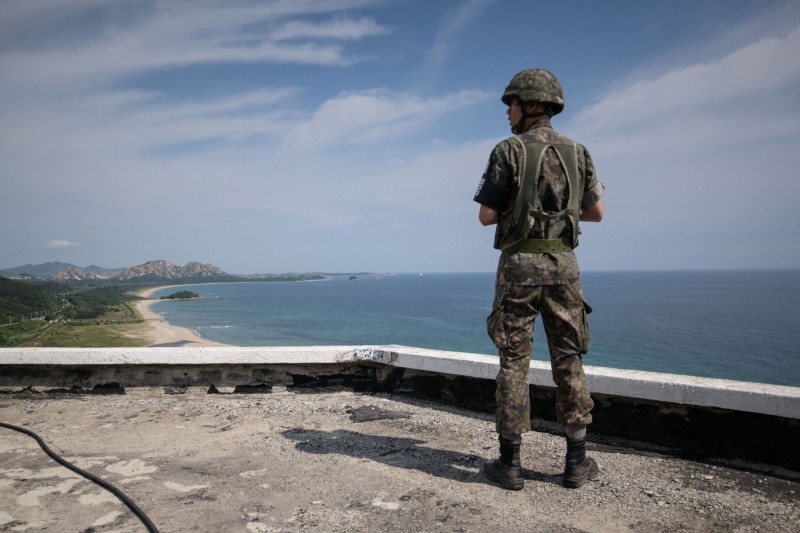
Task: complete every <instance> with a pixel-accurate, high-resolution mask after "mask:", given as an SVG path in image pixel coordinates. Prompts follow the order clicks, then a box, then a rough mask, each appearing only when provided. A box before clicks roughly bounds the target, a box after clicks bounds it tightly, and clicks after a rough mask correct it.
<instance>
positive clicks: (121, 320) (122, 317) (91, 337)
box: [19, 303, 149, 348]
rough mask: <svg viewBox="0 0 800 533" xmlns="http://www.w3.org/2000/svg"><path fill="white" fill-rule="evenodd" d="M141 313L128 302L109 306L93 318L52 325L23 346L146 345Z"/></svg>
mask: <svg viewBox="0 0 800 533" xmlns="http://www.w3.org/2000/svg"><path fill="white" fill-rule="evenodd" d="M142 323H143V320H142V318H141V316H139V314H138V313H137V312H136V311H135V310H134V308H133V307H132V306H130V305H128V304H127V303H123V304H120V305H113V306H110V307H109V308H108V309H107V311H106V313H104V314H103V315H102V316H100V317H98V318H97V319H94V320H70V321H63V322H58V323H56V324H53V325H52V326H50V327H48V328H46V329H45V330H44V331H42V332H40V333H39V334H38V335H36V336H35V337H33V338H30V339H27V340H25V341H23V342H21V343H20V344H19V345H20V346H28V347H30V346H61V347H76V348H78V347H80V348H87V347H88V348H92V347H131V346H147V345H148V344H149V341H147V340H145V339H143V338H141V337H140V335H139V332H140V327H141V326H140V324H142Z"/></svg>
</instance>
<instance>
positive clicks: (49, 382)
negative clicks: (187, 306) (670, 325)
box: [0, 345, 800, 477]
mask: <svg viewBox="0 0 800 533" xmlns="http://www.w3.org/2000/svg"><path fill="white" fill-rule="evenodd" d="M498 368H499V359H498V358H497V357H495V356H489V355H479V354H469V353H457V352H446V351H437V350H427V349H422V348H413V347H408V346H396V345H390V346H315V347H311V346H301V347H255V348H241V347H219V348H217V347H198V348H189V347H163V348H4V349H0V391H3V390H4V391H5V392H23V393H25V394H29V393H26V392H24V391H26V390H27V389H31V390H32V391H35V392H47V391H51V392H60V391H64V390H74V391H76V392H87V391H91V392H95V393H105V394H113V393H116V394H120V393H125V394H136V393H137V390H140V389H145V388H149V389H151V390H153V389H154V388H155V390H159V389H160V390H162V391H163V393H167V394H190V393H193V394H196V393H202V392H207V393H226V394H230V393H245V392H247V393H274V392H281V391H283V392H285V391H287V390H288V389H291V390H292V391H293V392H297V393H303V392H315V391H326V390H341V389H348V390H353V391H359V392H367V393H371V392H382V393H391V394H396V395H397V397H402V396H413V397H416V398H423V399H426V400H432V401H435V402H440V403H445V404H450V405H455V406H459V407H464V408H468V409H472V410H475V411H481V412H490V413H491V412H494V410H495V408H496V405H495V384H494V379H495V376H496V375H497V372H498ZM586 375H587V378H588V380H589V385H590V387H591V390H592V397H593V398H594V400H595V407H594V409H593V411H592V416H593V419H594V421H593V423H592V429H591V435H592V440H593V441H595V442H602V443H605V444H609V445H612V446H627V447H636V448H639V449H642V450H650V451H658V452H661V453H669V454H674V455H679V456H685V457H690V458H695V459H697V458H703V459H704V460H711V461H723V464H732V463H733V464H739V463H740V462H741V461H746V462H748V464H759V465H766V466H765V467H764V468H761V467H759V469H761V471H769V472H775V471H776V470H775V467H777V468H778V469H788V470H790V471H792V472H800V456H797V454H796V453H795V452H794V450H793V449H792V447H791V446H789V445H788V444H787V443H792V442H798V441H800V388H797V387H784V386H774V385H763V384H757V383H745V382H737V381H727V380H719V379H708V378H696V377H691V376H679V375H671V374H659V373H653V372H640V371H631V370H616V369H610V368H601V367H591V366H588V367H586ZM529 382H530V384H531V387H530V400H531V415H532V419H531V423H532V425H533V426H534V427H536V428H540V429H545V430H548V431H553V430H555V431H559V427H560V426H558V424H557V421H556V414H555V409H554V405H555V387H554V384H553V382H552V378H551V374H550V365H549V363H547V362H543V361H532V362H531V369H530V375H529ZM778 475H786V474H778ZM797 476H798V477H800V474H797ZM789 477H791V476H789Z"/></svg>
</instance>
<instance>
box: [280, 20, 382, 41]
mask: <svg viewBox="0 0 800 533" xmlns="http://www.w3.org/2000/svg"><path fill="white" fill-rule="evenodd" d="M387 31H388V30H387V29H386V28H384V27H383V26H381V25H380V24H378V23H377V22H375V21H374V20H373V19H371V18H362V19H359V20H353V19H349V18H334V19H332V20H330V21H328V22H322V23H317V24H312V23H310V22H303V21H290V22H287V23H285V24H283V25H281V26H280V27H279V28H278V29H277V30H275V31H274V32H272V33H271V34H270V35H269V38H270V39H272V40H274V41H284V40H289V39H308V38H313V39H341V40H356V41H357V40H360V39H363V38H364V37H373V36H376V35H383V34H385V33H387Z"/></svg>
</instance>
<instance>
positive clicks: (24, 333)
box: [0, 277, 141, 346]
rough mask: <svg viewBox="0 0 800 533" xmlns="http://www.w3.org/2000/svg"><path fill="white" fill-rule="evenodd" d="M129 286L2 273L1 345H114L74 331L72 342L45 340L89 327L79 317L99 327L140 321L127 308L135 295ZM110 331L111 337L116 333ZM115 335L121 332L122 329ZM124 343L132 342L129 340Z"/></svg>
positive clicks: (0, 300)
mask: <svg viewBox="0 0 800 533" xmlns="http://www.w3.org/2000/svg"><path fill="white" fill-rule="evenodd" d="M128 289H129V288H128V287H124V286H114V287H86V286H80V285H73V284H69V285H68V284H64V283H54V282H38V283H34V282H23V281H17V280H11V279H7V278H2V277H0V346H15V345H33V346H41V345H48V346H72V345H75V346H98V345H100V346H115V345H116V344H113V343H109V342H105V341H101V340H97V341H94V340H92V339H89V340H87V339H86V336H85V335H75V334H72V336H71V337H74V338H75V339H76V343H75V344H72V343H66V344H58V343H56V344H51V343H50V342H49V341H48V340H47V339H50V338H53V339H56V338H57V337H58V335H57V334H60V333H59V332H62V333H64V331H66V330H71V329H74V328H77V327H81V326H85V325H87V324H86V323H83V322H81V321H87V320H91V321H92V322H91V324H92V325H94V326H97V327H98V328H99V327H100V326H101V325H108V324H110V323H114V324H116V325H119V324H122V323H136V322H141V318H140V317H139V316H138V315H136V314H135V313H134V311H133V310H132V308H131V307H129V306H128V302H130V301H132V300H136V299H138V296H135V295H133V294H130V293H128V292H127V290H128ZM73 333H74V332H73ZM95 333H96V332H95ZM108 334H109V335H114V332H113V331H109V332H108ZM116 334H117V335H118V336H119V334H120V332H116ZM92 336H97V335H96V334H93V335H90V337H92ZM123 336H124V333H123ZM40 339H41V340H40ZM78 339H83V340H80V341H79V340H78ZM29 341H31V342H34V343H33V344H31V343H30V342H29ZM59 342H60V341H59ZM97 342H104V343H103V344H97ZM43 343H44V344H43ZM123 345H124V346H132V345H135V344H131V343H130V342H128V343H127V344H123Z"/></svg>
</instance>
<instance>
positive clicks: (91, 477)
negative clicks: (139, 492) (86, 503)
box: [0, 422, 158, 533]
mask: <svg viewBox="0 0 800 533" xmlns="http://www.w3.org/2000/svg"><path fill="white" fill-rule="evenodd" d="M0 427H4V428H8V429H13V430H14V431H19V432H20V433H24V434H26V435H28V436H29V437H33V438H34V439H36V442H38V443H39V446H40V447H41V448H42V450H44V453H46V454H47V455H49V456H50V457H51V458H52V459H53V460H54V461H56V462H57V463H59V464H61V465H63V466H65V467H66V468H69V469H70V470H72V471H73V472H75V473H76V474H80V475H82V476H83V477H85V478H86V479H88V480H90V481H94V482H95V483H97V484H98V485H100V486H101V487H103V488H104V489H106V490H107V491H109V492H111V493H112V494H113V495H114V496H116V497H117V498H119V499H120V500H121V501H122V503H124V504H125V505H127V506H128V508H129V509H130V510H131V511H133V514H135V515H136V517H137V518H138V519H139V520H141V521H142V523H143V524H144V525H145V527H147V530H148V531H149V532H151V533H158V529H157V528H156V526H155V525H153V522H151V521H150V519H149V518H147V515H146V514H144V512H143V511H142V510H141V509H139V507H137V505H136V504H135V503H133V502H132V501H131V500H130V498H128V497H127V496H125V494H123V493H122V491H121V490H119V489H118V488H117V487H115V486H114V485H112V484H111V483H109V482H107V481H104V480H102V479H100V478H99V477H97V476H95V475H94V474H92V473H90V472H87V471H86V470H82V469H80V468H78V467H77V466H75V465H74V464H72V463H70V462H69V461H67V460H66V459H62V458H61V457H60V456H59V455H58V454H56V453H55V452H54V451H52V450H51V449H50V448H48V447H47V444H45V443H44V441H43V440H42V438H41V437H39V435H37V434H36V433H34V432H33V431H30V430H28V429H25V428H21V427H18V426H13V425H11V424H6V423H5V422H0Z"/></svg>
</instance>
